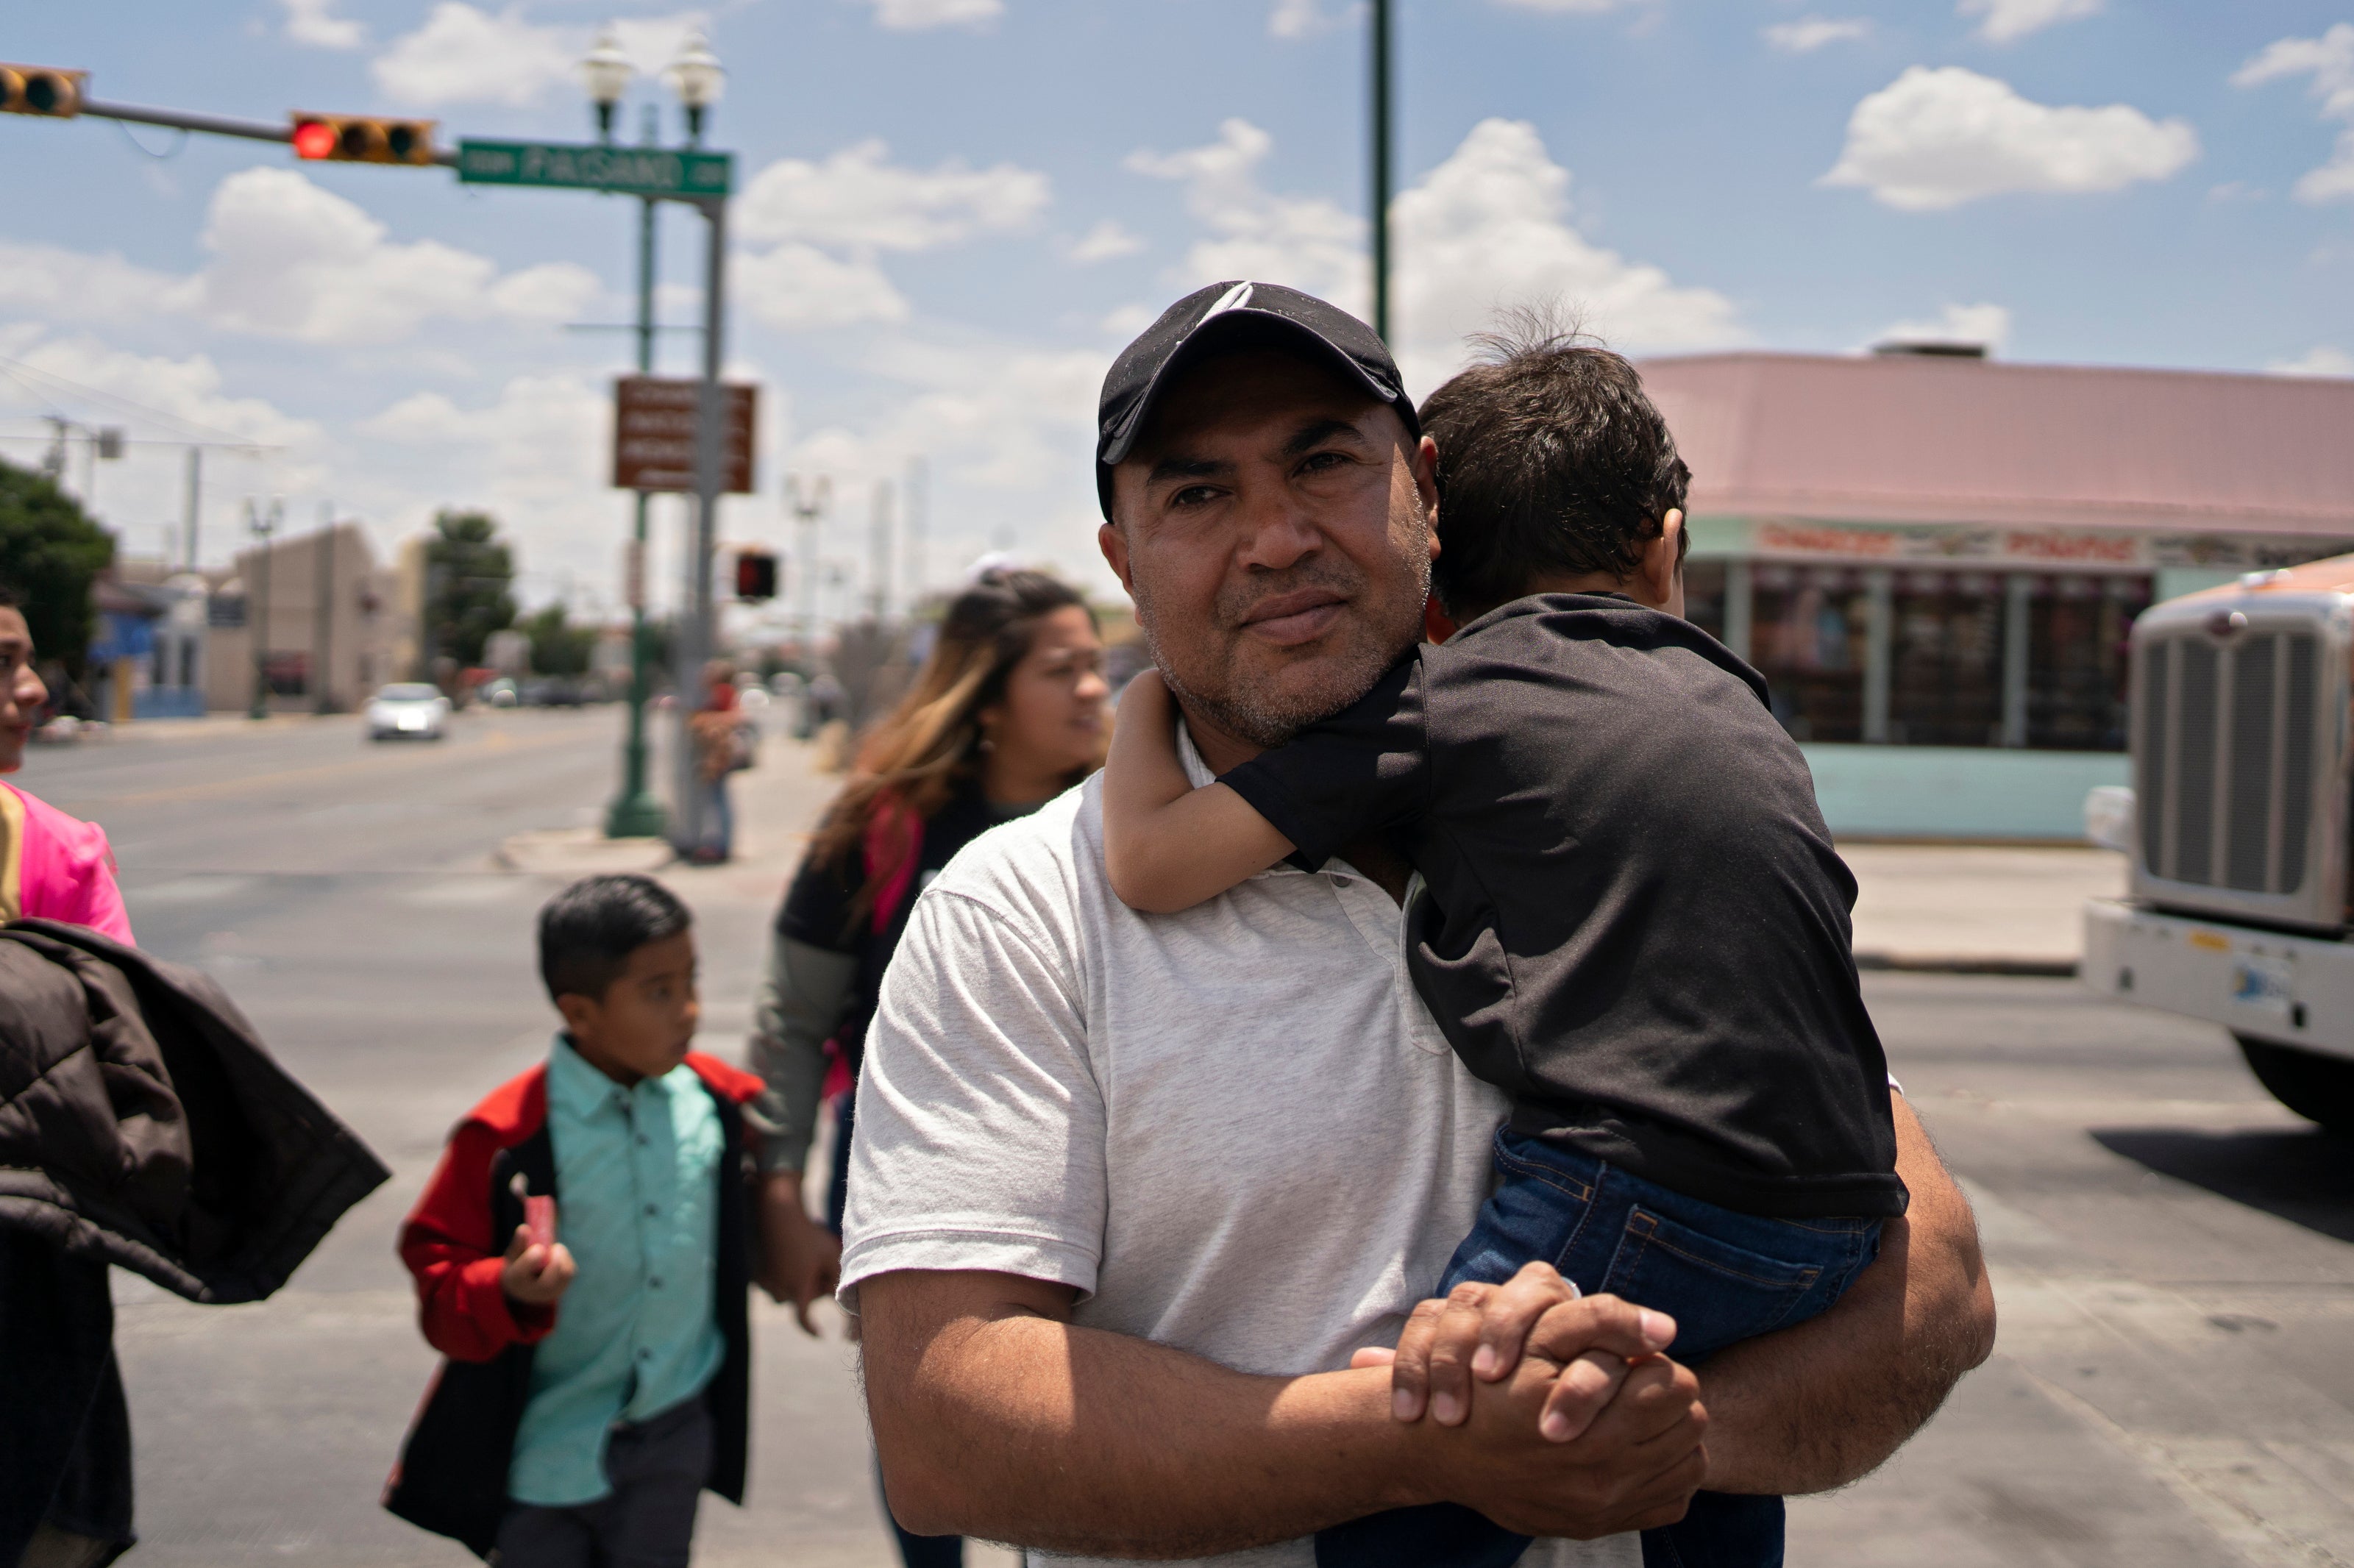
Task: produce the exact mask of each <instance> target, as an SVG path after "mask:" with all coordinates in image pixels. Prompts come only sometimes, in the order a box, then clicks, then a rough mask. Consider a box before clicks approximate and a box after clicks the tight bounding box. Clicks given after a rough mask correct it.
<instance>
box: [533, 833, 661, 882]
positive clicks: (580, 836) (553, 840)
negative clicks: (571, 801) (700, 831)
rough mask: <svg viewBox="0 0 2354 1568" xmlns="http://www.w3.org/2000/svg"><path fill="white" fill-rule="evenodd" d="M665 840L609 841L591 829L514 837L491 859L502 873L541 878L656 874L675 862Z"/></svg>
mask: <svg viewBox="0 0 2354 1568" xmlns="http://www.w3.org/2000/svg"><path fill="white" fill-rule="evenodd" d="M677 857H678V852H677V851H676V850H674V849H673V848H672V847H671V843H670V841H669V840H668V839H609V838H607V837H606V836H605V835H604V834H603V833H601V832H599V831H598V830H597V829H595V828H550V829H546V830H543V831H541V832H528V833H517V834H515V835H514V837H512V838H509V839H506V840H504V842H501V843H500V845H499V847H498V848H497V850H496V851H494V852H493V853H492V855H491V860H492V863H493V864H495V865H497V866H498V867H500V868H501V869H502V870H505V871H520V872H524V873H526V874H534V875H545V876H597V875H609V874H620V873H624V872H640V873H643V872H652V871H660V870H662V869H663V867H664V866H667V865H669V864H670V863H672V862H673V860H675V859H677Z"/></svg>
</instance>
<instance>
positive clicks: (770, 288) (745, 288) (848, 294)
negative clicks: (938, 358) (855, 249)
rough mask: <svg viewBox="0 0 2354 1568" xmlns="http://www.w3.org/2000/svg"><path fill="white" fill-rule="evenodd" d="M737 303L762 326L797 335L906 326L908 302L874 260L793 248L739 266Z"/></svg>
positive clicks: (745, 257)
mask: <svg viewBox="0 0 2354 1568" xmlns="http://www.w3.org/2000/svg"><path fill="white" fill-rule="evenodd" d="M734 268H735V270H734V273H733V275H732V277H733V282H734V286H735V290H736V297H737V299H739V300H741V301H742V302H744V306H745V308H746V309H748V310H749V311H750V312H751V313H753V314H754V315H755V316H757V317H758V318H759V319H760V320H761V321H764V322H766V323H769V325H770V326H773V327H782V328H784V329H786V330H787V331H796V330H800V329H802V328H809V327H837V326H851V325H854V324H856V323H860V322H903V321H906V320H907V314H908V311H907V299H906V298H905V296H903V295H902V294H901V293H900V292H899V291H898V290H897V289H896V288H895V287H893V286H892V282H891V280H890V279H888V278H886V277H885V276H884V275H883V270H882V269H881V268H879V267H877V266H876V265H875V263H874V261H873V260H871V259H857V258H854V259H851V260H842V259H840V258H838V257H833V256H829V255H827V254H826V253H825V252H824V251H822V250H820V249H817V248H816V247H815V246H811V245H801V244H794V243H790V242H789V243H787V244H783V245H779V246H777V247H775V248H774V249H770V250H768V251H765V252H763V253H760V254H758V255H755V254H751V253H748V252H740V251H739V252H738V253H737V256H736V259H735V261H734Z"/></svg>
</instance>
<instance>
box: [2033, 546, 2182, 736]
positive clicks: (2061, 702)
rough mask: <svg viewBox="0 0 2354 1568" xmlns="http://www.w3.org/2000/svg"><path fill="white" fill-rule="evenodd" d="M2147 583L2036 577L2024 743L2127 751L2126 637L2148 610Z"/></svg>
mask: <svg viewBox="0 0 2354 1568" xmlns="http://www.w3.org/2000/svg"><path fill="white" fill-rule="evenodd" d="M2151 586H2152V585H2151V581H2150V579H2149V578H2148V577H2086V576H2052V577H2037V578H2035V579H2034V580H2033V582H2032V583H2031V586H2030V588H2029V590H2028V600H2027V606H2028V609H2027V628H2028V636H2027V649H2028V652H2027V744H2028V745H2029V746H2031V747H2041V748H2044V749H2046V750H2053V751H2123V750H2124V749H2125V748H2126V634H2127V633H2128V632H2130V631H2131V630H2133V623H2134V617H2136V616H2137V615H2139V614H2140V613H2141V612H2142V611H2143V610H2145V609H2148V608H2149V601H2150V597H2151Z"/></svg>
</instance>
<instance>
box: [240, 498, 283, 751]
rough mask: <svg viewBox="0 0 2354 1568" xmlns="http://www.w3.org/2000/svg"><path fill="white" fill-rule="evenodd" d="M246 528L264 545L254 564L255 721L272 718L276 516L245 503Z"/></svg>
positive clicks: (253, 713)
mask: <svg viewBox="0 0 2354 1568" xmlns="http://www.w3.org/2000/svg"><path fill="white" fill-rule="evenodd" d="M245 512H246V524H247V526H249V528H251V529H252V530H253V534H254V536H255V537H256V538H258V539H260V541H261V550H260V555H259V556H256V557H255V560H254V580H255V583H256V584H257V588H256V589H255V593H254V613H253V706H252V707H251V708H250V709H249V711H248V716H249V717H251V718H258V719H259V718H268V717H269V716H270V530H271V529H272V528H273V527H275V526H276V523H277V519H276V516H275V514H274V512H273V514H272V515H271V516H270V519H269V520H267V521H265V520H264V519H263V516H262V514H261V511H260V508H259V507H257V506H255V505H254V503H252V502H250V501H249V502H247V503H245Z"/></svg>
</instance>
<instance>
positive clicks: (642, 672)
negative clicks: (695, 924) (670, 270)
mask: <svg viewBox="0 0 2354 1568" xmlns="http://www.w3.org/2000/svg"><path fill="white" fill-rule="evenodd" d="M659 139H660V131H659V122H658V120H657V119H656V116H655V111H654V109H653V107H652V105H651V104H649V105H648V106H647V108H646V121H645V133H644V134H643V135H642V137H640V138H639V140H640V141H641V142H642V143H643V144H644V145H646V146H649V147H651V146H652V145H654V144H655V143H657V141H658V140H659ZM653 368H654V203H653V198H652V197H651V196H647V197H642V198H641V199H640V200H639V203H638V374H639V375H641V376H649V375H652V373H653ZM633 511H634V516H633V518H632V520H631V532H630V540H631V544H630V548H631V551H632V555H631V570H630V583H629V588H630V718H629V725H630V728H629V738H628V739H627V740H625V741H623V742H622V744H621V789H620V793H619V794H617V795H615V796H614V797H613V803H612V805H611V806H610V807H609V808H607V810H606V812H605V836H606V837H607V838H609V839H629V838H657V837H659V836H661V833H662V831H663V827H664V826H665V825H666V819H667V815H668V814H667V813H666V812H664V811H663V803H662V801H661V800H658V799H656V798H655V796H654V793H653V791H652V790H651V789H647V788H646V704H647V703H648V702H650V701H652V697H653V664H652V660H651V659H649V658H648V657H647V654H648V652H649V650H648V648H647V644H646V595H645V581H646V571H645V561H646V493H645V492H644V491H642V490H641V491H639V492H638V493H637V495H636V497H635V503H634V508H633ZM679 690H680V693H681V694H682V695H684V693H685V691H686V688H685V687H684V686H681V687H680V688H679Z"/></svg>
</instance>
